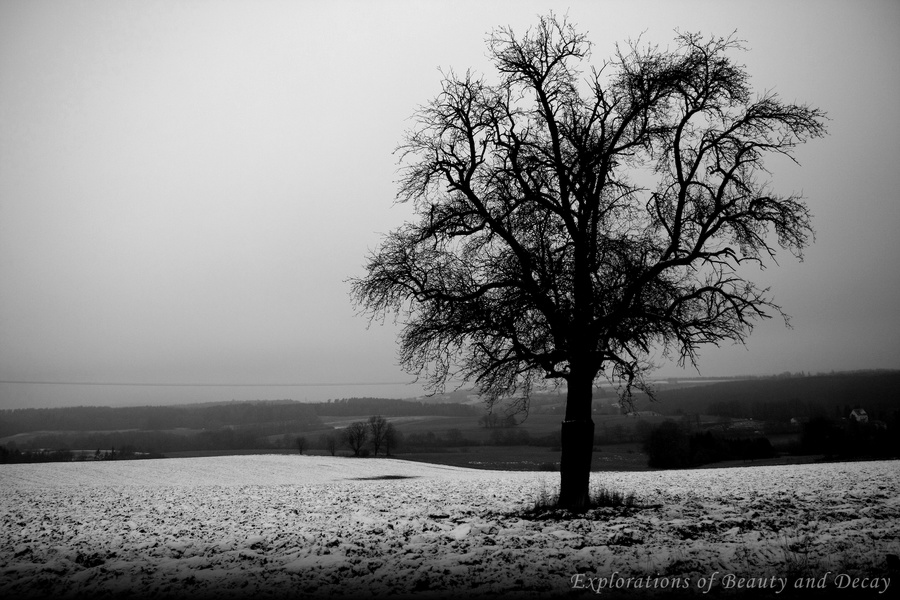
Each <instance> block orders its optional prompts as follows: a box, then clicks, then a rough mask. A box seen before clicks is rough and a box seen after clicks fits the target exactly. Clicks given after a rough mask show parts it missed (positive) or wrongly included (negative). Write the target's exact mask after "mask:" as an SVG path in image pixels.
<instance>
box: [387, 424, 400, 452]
mask: <svg viewBox="0 0 900 600" xmlns="http://www.w3.org/2000/svg"><path fill="white" fill-rule="evenodd" d="M401 440H402V436H401V434H400V432H399V431H397V428H396V427H394V424H393V423H388V424H387V427H386V428H385V430H384V453H385V454H386V455H387V456H390V455H391V450H392V449H396V448H397V446H399V445H400V442H401Z"/></svg>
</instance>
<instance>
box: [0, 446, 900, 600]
mask: <svg viewBox="0 0 900 600" xmlns="http://www.w3.org/2000/svg"><path fill="white" fill-rule="evenodd" d="M557 477H558V475H557V474H553V473H543V472H541V473H538V472H534V473H532V472H498V471H483V470H469V469H461V468H455V467H445V466H440V465H427V464H421V463H413V462H406V461H397V460H388V459H350V458H340V457H310V456H299V455H297V456H284V455H279V456H275V455H262V456H260V455H256V456H229V457H216V458H189V459H168V460H148V461H123V462H84V463H51V464H37V465H0V523H2V527H0V597H3V598H21V597H28V596H29V595H30V596H42V597H44V596H46V597H57V598H66V597H76V596H77V597H85V598H88V597H89V598H94V597H104V596H106V597H109V596H118V595H121V596H123V597H126V596H127V597H132V598H134V597H137V598H145V597H146V598H149V597H154V598H164V597H188V598H198V597H200V598H207V597H209V598H213V597H215V598H235V597H242V598H243V597H255V598H260V599H262V598H270V597H278V598H309V597H329V596H334V597H348V596H349V597H359V596H360V594H363V595H364V596H366V597H407V596H410V597H415V598H419V597H421V598H428V597H440V598H443V597H448V596H457V597H458V596H460V595H461V594H462V595H465V596H467V597H472V598H479V597H496V596H511V595H516V596H522V597H535V598H544V597H550V596H566V597H584V598H587V597H591V596H595V595H596V592H600V593H601V595H602V596H603V597H619V596H621V597H629V598H633V597H643V596H646V595H651V594H656V593H661V592H665V593H669V592H671V591H672V590H677V591H678V592H685V593H687V594H690V595H692V596H696V597H697V598H701V597H706V598H708V597H710V596H718V595H722V594H725V593H728V592H729V591H730V592H734V591H738V590H740V591H743V590H745V589H747V588H748V587H749V588H751V591H752V592H753V593H756V592H758V591H759V590H760V589H763V590H765V591H766V592H767V593H769V594H771V595H772V597H778V598H783V597H787V596H789V595H790V593H791V591H792V586H793V583H794V580H793V579H788V578H789V577H790V576H792V575H795V574H802V575H803V576H804V578H803V579H800V584H801V585H805V586H806V587H807V588H811V589H812V591H813V593H815V594H821V595H822V596H823V597H824V595H825V594H827V593H828V591H831V592H834V591H835V590H837V591H838V592H839V593H840V594H841V595H842V596H844V597H847V598H854V597H857V593H858V592H860V591H862V590H864V588H863V587H862V586H863V585H865V586H869V587H870V588H874V589H871V590H868V591H869V592H870V593H874V594H875V596H876V597H880V598H888V597H896V596H894V594H895V593H896V591H897V590H898V589H900V577H898V574H897V573H896V572H895V571H891V570H889V568H888V567H887V566H886V557H887V555H889V554H893V555H896V554H900V461H886V462H859V463H838V464H825V465H794V466H777V467H747V468H734V469H702V470H687V471H665V472H638V473H595V474H594V475H593V481H592V483H594V484H595V485H599V486H602V487H605V488H608V489H610V490H616V491H622V492H634V493H635V495H636V496H637V499H638V501H639V502H640V503H641V504H643V505H645V506H648V507H645V508H640V509H635V510H630V511H623V510H621V509H603V510H598V511H595V512H593V513H589V514H588V515H586V517H585V518H573V519H569V520H558V519H557V520H554V519H544V520H540V519H538V520H526V519H523V518H520V517H519V516H515V515H514V514H513V513H514V512H515V511H517V510H520V509H523V508H528V507H530V506H531V505H532V504H533V502H534V499H535V498H536V497H537V496H538V495H539V494H540V493H541V492H542V489H543V490H545V491H548V492H551V491H553V490H554V489H555V488H556V486H557ZM782 578H786V579H782ZM782 582H784V584H783V583H782ZM739 584H740V587H739ZM818 586H822V589H820V588H819V587H818ZM825 588H827V589H825ZM885 588H887V591H886V593H884V592H885ZM710 589H711V590H712V593H711V594H707V592H709V591H710ZM782 590H783V591H782Z"/></svg>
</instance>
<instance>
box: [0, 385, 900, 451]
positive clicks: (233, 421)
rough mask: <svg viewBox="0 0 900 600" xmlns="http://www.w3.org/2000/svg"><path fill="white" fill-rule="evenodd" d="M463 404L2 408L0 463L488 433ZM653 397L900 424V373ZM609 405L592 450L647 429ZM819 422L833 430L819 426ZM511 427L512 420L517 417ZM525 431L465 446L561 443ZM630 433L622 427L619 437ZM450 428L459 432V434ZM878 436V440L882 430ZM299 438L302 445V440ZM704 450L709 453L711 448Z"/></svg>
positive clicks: (546, 399) (668, 406)
mask: <svg viewBox="0 0 900 600" xmlns="http://www.w3.org/2000/svg"><path fill="white" fill-rule="evenodd" d="M468 397H471V396H470V394H456V395H454V396H453V399H454V400H457V402H441V401H436V400H439V399H436V398H430V399H425V400H424V401H419V400H397V399H385V398H348V399H340V400H332V401H329V402H320V403H311V404H307V403H301V402H295V401H291V400H273V401H268V400H267V401H252V402H237V401H232V402H221V403H208V404H192V405H181V406H179V405H171V406H138V407H120V408H111V407H104V406H79V407H69V408H52V409H51V408H32V409H15V410H0V462H17V461H22V462H24V461H29V460H32V461H34V460H66V459H67V458H66V457H68V456H72V457H73V458H76V459H85V458H86V459H91V460H96V459H98V458H102V459H118V458H141V457H149V456H158V455H160V454H161V453H171V452H194V451H233V450H248V449H281V450H284V449H288V448H295V447H296V445H297V443H298V441H299V439H303V440H304V442H303V443H304V444H308V443H310V442H312V443H317V444H319V445H318V446H316V447H326V446H328V445H329V444H327V443H325V442H322V441H321V440H327V439H328V438H334V437H335V436H334V433H335V432H334V428H333V427H331V426H328V425H325V424H324V423H323V419H327V418H332V419H333V418H334V417H360V418H365V417H368V416H370V415H382V416H384V417H388V418H390V417H405V416H426V417H428V416H430V417H456V418H460V417H462V419H461V420H460V419H457V421H456V423H457V424H456V425H454V426H453V427H460V428H462V429H463V430H465V431H469V432H470V434H471V433H473V432H475V431H478V430H480V429H482V428H485V427H488V426H489V425H490V423H489V419H486V412H485V407H484V406H483V405H481V404H474V405H473V404H462V403H460V402H459V401H461V400H465V399H467V398H468ZM657 397H658V401H657V402H650V401H649V400H648V399H647V398H638V399H637V402H636V409H637V410H639V411H652V413H658V414H661V415H664V416H675V417H679V418H682V417H683V419H688V420H690V421H691V422H696V423H698V424H699V423H700V419H699V417H698V418H696V421H694V417H696V416H698V415H705V416H713V417H721V418H722V419H723V420H730V419H734V420H741V419H753V420H754V421H759V422H765V424H766V425H765V431H767V432H769V433H774V432H790V431H794V432H796V431H799V429H798V426H797V423H800V422H803V423H806V422H809V421H810V420H818V423H819V424H818V425H816V427H818V428H819V430H821V431H825V433H821V431H819V433H816V431H818V430H816V431H812V430H811V435H812V434H813V433H815V435H812V437H809V436H807V437H809V439H818V438H823V436H824V438H823V439H825V438H827V439H830V440H831V442H829V444H830V445H832V446H834V445H835V444H836V443H837V441H838V437H840V438H841V439H844V440H845V441H846V440H851V441H852V440H853V439H855V438H854V437H853V436H852V435H850V433H853V432H852V431H851V432H849V433H847V432H844V434H841V435H840V436H839V435H838V434H837V433H835V432H836V431H838V430H841V431H843V429H846V427H843V426H841V425H840V423H841V422H846V420H847V417H848V415H849V414H850V411H851V410H852V409H854V408H863V409H865V411H866V412H867V413H868V416H869V419H870V420H871V421H872V423H873V426H877V427H881V429H883V430H885V431H889V432H890V435H891V436H893V437H896V436H895V435H894V433H893V432H895V431H896V427H897V426H898V423H900V371H876V372H859V373H838V374H829V375H814V376H813V375H803V374H800V375H789V374H785V375H782V376H778V377H771V378H757V379H744V380H729V381H723V382H718V383H706V382H700V383H698V382H679V381H672V382H668V383H666V384H663V385H661V386H660V389H659V391H658V393H657ZM615 399H616V398H615V396H614V395H611V394H610V393H608V392H601V391H598V393H597V394H596V395H595V400H594V407H595V414H596V415H597V416H596V419H595V420H597V419H599V421H598V422H599V423H600V425H599V426H600V427H602V428H603V431H604V435H603V436H601V441H600V442H599V443H608V440H609V439H613V438H615V439H618V440H619V441H621V439H623V438H628V439H630V440H631V441H634V440H635V439H644V438H646V435H647V434H648V432H649V423H644V422H643V419H641V418H638V419H635V420H634V421H632V422H631V424H629V423H628V422H620V423H618V424H616V425H613V426H611V428H610V429H609V430H608V431H607V424H606V423H605V422H604V421H603V419H608V418H613V417H610V415H613V416H615V415H616V413H617V412H618V409H617V408H615V406H614V405H613V404H612V403H613V402H615ZM564 401H565V398H564V396H562V395H559V394H537V395H535V396H534V397H533V399H532V407H531V408H532V413H533V414H535V415H545V417H544V418H545V421H546V418H548V417H549V416H550V415H554V416H555V415H557V414H561V410H562V409H563V408H564ZM644 414H647V413H644ZM493 416H494V417H496V418H498V419H499V418H500V417H501V415H500V413H499V412H498V413H496V414H495V415H493ZM615 418H621V417H615ZM655 418H656V419H662V418H664V417H658V416H657V417H655ZM683 419H682V420H683ZM823 419H825V420H827V421H828V422H830V423H832V424H831V425H829V424H827V423H826V424H825V425H822V420H823ZM507 420H509V419H507ZM792 420H796V421H795V422H794V424H791V421H792ZM469 422H470V424H468V425H467V423H469ZM656 422H658V421H656ZM723 422H724V421H723ZM503 423H506V421H503ZM879 423H880V424H881V425H878V424H879ZM512 424H513V425H516V423H515V420H513V422H512ZM835 427H837V429H835ZM842 427H843V429H842ZM467 428H468V429H467ZM823 428H824V429H823ZM829 428H830V429H829ZM495 429H496V428H495ZM529 429H531V426H529V424H528V422H526V423H524V424H523V425H522V426H521V427H513V428H512V429H509V430H505V429H497V430H496V431H492V435H491V436H490V437H489V438H488V437H484V436H478V435H476V436H475V437H477V438H478V439H479V440H480V441H478V442H472V444H481V443H488V444H493V445H510V444H513V445H516V444H520V445H527V444H536V443H546V444H550V445H556V444H557V443H558V439H557V437H558V434H557V433H555V430H554V433H553V434H551V435H545V434H546V431H547V430H546V429H544V430H541V434H540V435H538V436H534V435H529V434H530V433H534V432H533V431H532V432H529V431H528V430H529ZM628 429H630V430H631V431H626V430H628ZM881 429H880V430H879V431H881ZM618 430H622V431H621V433H622V435H617V436H612V438H611V437H610V436H611V435H612V434H611V433H610V432H616V431H618ZM847 431H849V430H847ZM401 433H402V432H401ZM452 433H457V434H460V432H459V431H454V432H452ZM663 433H665V430H664V431H663ZM694 433H696V432H692V431H687V432H686V433H685V435H686V436H690V435H693V434H694ZM626 434H627V435H626ZM845 434H846V435H845ZM448 435H449V434H448ZM723 435H724V434H723ZM878 435H879V436H881V437H884V435H885V434H882V433H879V434H878ZM816 436H818V437H816ZM446 437H447V436H445V437H439V436H436V435H434V434H433V432H430V431H424V430H415V431H410V432H408V435H407V436H406V438H407V439H406V446H407V447H410V448H413V447H416V446H421V447H429V448H430V447H432V446H435V447H438V446H440V447H443V446H446V447H452V446H459V445H464V442H469V441H471V440H468V438H465V436H463V435H462V434H460V435H457V436H456V438H454V439H450V438H447V439H445V438H446ZM307 438H308V440H309V442H307V441H306V440H307ZM879 439H880V438H879ZM685 440H686V441H685V444H688V443H689V442H690V443H691V444H693V445H694V446H696V447H697V448H695V450H696V451H694V450H692V454H691V456H692V458H690V460H691V461H692V462H696V460H698V458H697V456H699V455H700V454H703V453H705V454H706V455H712V454H717V455H719V454H722V455H724V454H729V453H730V454H735V455H740V454H742V453H743V450H741V449H740V448H737V447H736V446H735V447H734V448H732V447H730V446H728V443H727V440H726V441H722V442H721V443H719V442H717V443H716V444H713V445H711V443H710V442H709V440H707V439H706V438H703V439H700V438H697V439H695V440H693V442H691V440H690V439H688V438H687V437H685ZM701 442H702V443H701ZM867 443H868V442H867ZM879 443H881V442H879ZM704 444H705V445H704ZM468 445H471V444H468ZM665 445H666V444H663V446H665ZM733 445H734V444H732V446H733ZM869 445H870V446H871V445H872V444H869ZM855 446H856V447H858V446H860V444H856V445H855ZM685 447H688V446H685ZM710 448H714V449H715V452H712V450H710ZM698 449H699V450H698ZM701 451H702V452H701ZM29 452H30V453H31V454H28V453H29ZM879 452H880V451H879ZM892 452H893V450H892ZM67 453H71V454H67ZM695 455H697V456H695Z"/></svg>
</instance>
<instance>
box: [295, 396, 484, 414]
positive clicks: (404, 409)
mask: <svg viewBox="0 0 900 600" xmlns="http://www.w3.org/2000/svg"><path fill="white" fill-rule="evenodd" d="M307 406H311V407H312V408H313V410H314V411H315V414H316V415H318V416H321V417H326V416H327V417H354V416H358V415H373V414H377V415H383V416H385V417H412V416H435V417H469V416H478V415H481V414H483V413H484V406H482V405H478V406H472V405H470V404H458V403H453V402H444V403H426V402H419V401H418V400H398V399H394V398H343V399H341V400H332V401H330V402H319V403H315V404H309V405H307Z"/></svg>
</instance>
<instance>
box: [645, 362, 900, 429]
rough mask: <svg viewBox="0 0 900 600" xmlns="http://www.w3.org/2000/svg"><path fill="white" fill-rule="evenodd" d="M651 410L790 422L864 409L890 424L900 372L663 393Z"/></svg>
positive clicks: (899, 406)
mask: <svg viewBox="0 0 900 600" xmlns="http://www.w3.org/2000/svg"><path fill="white" fill-rule="evenodd" d="M657 396H658V399H659V402H656V403H653V404H652V405H651V407H652V410H655V411H659V412H662V413H665V414H670V415H674V414H679V413H691V414H707V415H718V416H722V417H731V418H735V419H754V420H757V421H782V422H789V421H790V420H791V419H793V418H802V419H810V418H816V417H821V418H846V416H847V413H849V412H850V409H852V408H855V407H862V408H864V409H865V410H866V412H867V413H868V415H869V418H870V419H876V420H882V421H887V420H889V419H890V418H891V415H892V414H894V413H895V412H897V411H898V410H900V371H885V372H880V371H874V372H860V373H837V374H834V375H807V376H799V375H795V376H792V377H777V378H776V377H773V378H761V379H748V380H741V381H728V382H722V383H712V384H708V385H700V386H695V387H688V388H681V389H675V390H663V391H660V392H659V393H658V394H657Z"/></svg>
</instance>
